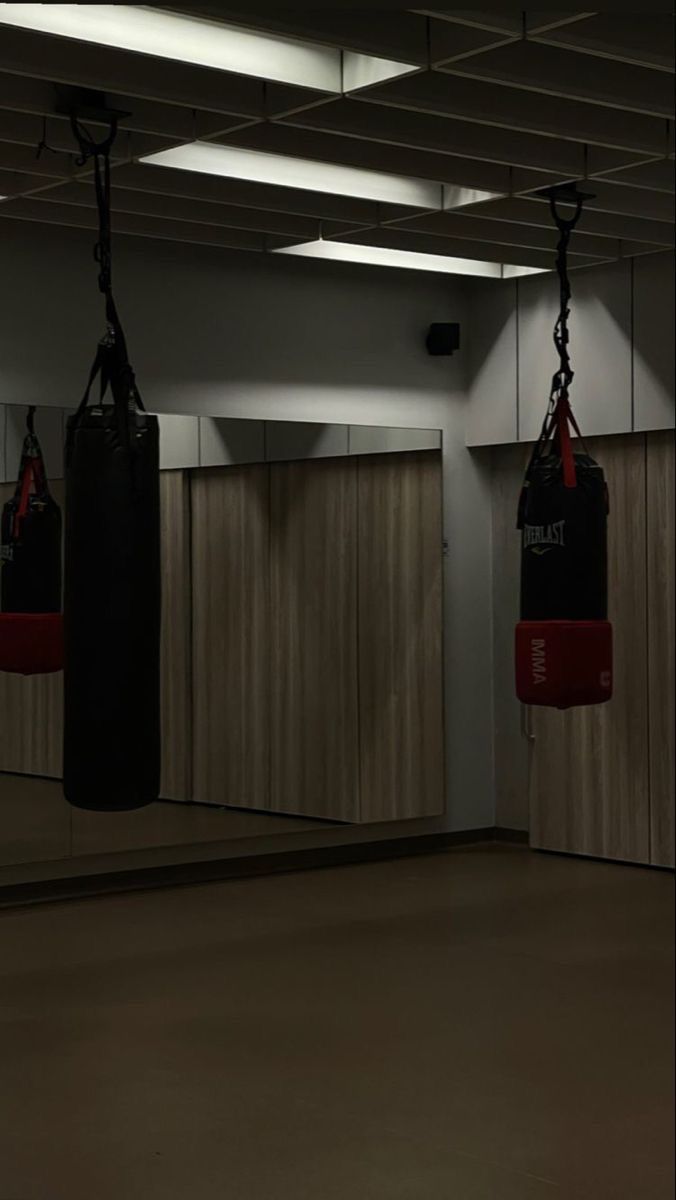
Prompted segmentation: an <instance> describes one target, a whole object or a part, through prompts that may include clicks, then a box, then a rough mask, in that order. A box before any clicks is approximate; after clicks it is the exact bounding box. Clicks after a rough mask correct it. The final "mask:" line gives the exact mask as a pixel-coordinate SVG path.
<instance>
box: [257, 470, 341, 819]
mask: <svg viewBox="0 0 676 1200" xmlns="http://www.w3.org/2000/svg"><path fill="white" fill-rule="evenodd" d="M270 495H271V505H270V509H271V539H270V596H271V608H270V611H271V648H270V664H271V674H270V704H271V774H270V780H271V791H270V807H271V808H272V809H273V810H274V811H276V812H290V813H302V814H307V815H311V816H314V817H325V818H332V819H335V820H341V821H357V820H359V767H358V712H357V464H356V462H355V461H354V460H352V461H350V460H346V459H341V458H327V459H325V460H324V461H315V462H312V461H303V462H291V463H279V464H276V465H274V466H272V467H271V475H270Z"/></svg>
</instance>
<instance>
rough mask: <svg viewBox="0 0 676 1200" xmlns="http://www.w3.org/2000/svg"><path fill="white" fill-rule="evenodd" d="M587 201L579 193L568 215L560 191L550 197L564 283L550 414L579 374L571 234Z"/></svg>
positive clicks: (556, 334)
mask: <svg viewBox="0 0 676 1200" xmlns="http://www.w3.org/2000/svg"><path fill="white" fill-rule="evenodd" d="M583 204H584V197H583V196H577V197H576V209H575V215H574V216H573V217H570V218H568V219H566V218H564V217H562V216H561V214H560V213H559V211H558V209H557V207H556V195H555V194H554V193H552V194H551V195H550V198H549V207H550V209H551V213H552V216H553V218H554V221H555V222H556V227H557V229H558V231H559V233H560V235H561V236H560V238H559V242H558V245H557V248H556V251H557V253H556V270H557V272H558V276H559V284H560V306H559V315H558V317H557V321H556V325H555V326H554V345H555V346H556V349H557V352H558V355H559V367H558V370H557V371H555V372H554V375H553V377H552V389H551V393H550V396H549V409H548V412H549V413H550V414H551V413H553V412H554V409H555V408H556V405H557V402H558V401H559V399H563V400H567V399H568V390H569V388H570V385H571V383H572V381H573V376H574V374H575V372H574V371H573V370H572V368H571V365H570V355H569V353H568V343H569V340H570V334H569V331H568V317H569V316H570V307H569V305H570V297H571V287H570V279H569V278H568V244H569V242H570V235H571V233H572V232H573V230H574V228H575V226H576V225H577V223H578V221H579V219H580V215H581V213H582V205H583Z"/></svg>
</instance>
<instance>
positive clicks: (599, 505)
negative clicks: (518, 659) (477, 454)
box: [521, 451, 608, 621]
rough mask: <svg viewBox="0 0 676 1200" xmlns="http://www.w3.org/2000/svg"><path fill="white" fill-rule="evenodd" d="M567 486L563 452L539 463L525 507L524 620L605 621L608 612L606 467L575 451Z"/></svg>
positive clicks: (523, 509) (525, 496)
mask: <svg viewBox="0 0 676 1200" xmlns="http://www.w3.org/2000/svg"><path fill="white" fill-rule="evenodd" d="M573 458H574V464H575V475H576V481H577V482H576V486H575V487H566V485H565V483H564V477H563V463H562V460H561V455H560V454H557V453H556V452H555V451H553V452H551V453H549V454H545V455H543V456H542V457H540V458H538V460H537V461H536V462H535V463H534V464H533V467H532V469H531V471H530V475H529V481H528V486H527V488H526V489H525V490H524V499H523V504H522V510H521V528H522V553H521V620H522V621H558V620H565V621H602V620H605V618H606V616H607V612H608V584H607V551H606V537H607V515H608V498H607V491H606V484H605V479H604V475H603V470H602V468H601V467H600V466H599V465H598V463H596V462H595V461H594V459H593V458H591V457H590V456H589V455H588V454H575V455H574V456H573Z"/></svg>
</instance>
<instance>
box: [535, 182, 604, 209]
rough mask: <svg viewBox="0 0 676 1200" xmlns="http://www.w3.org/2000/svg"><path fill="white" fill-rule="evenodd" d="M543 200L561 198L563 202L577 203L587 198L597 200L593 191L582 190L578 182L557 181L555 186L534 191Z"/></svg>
mask: <svg viewBox="0 0 676 1200" xmlns="http://www.w3.org/2000/svg"><path fill="white" fill-rule="evenodd" d="M534 195H535V196H541V197H542V199H543V200H554V201H556V200H559V201H560V202H561V204H577V203H578V202H579V201H581V202H582V203H584V202H585V200H595V199H596V197H595V195H594V193H593V192H581V191H580V189H579V187H578V185H577V184H576V183H556V184H554V186H553V187H546V188H540V189H539V191H537V192H535V193H534Z"/></svg>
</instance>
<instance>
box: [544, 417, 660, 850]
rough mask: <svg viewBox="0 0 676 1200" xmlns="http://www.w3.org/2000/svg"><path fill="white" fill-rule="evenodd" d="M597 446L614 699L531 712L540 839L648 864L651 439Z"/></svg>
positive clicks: (621, 439) (559, 846) (601, 441)
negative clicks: (606, 501) (605, 517)
mask: <svg viewBox="0 0 676 1200" xmlns="http://www.w3.org/2000/svg"><path fill="white" fill-rule="evenodd" d="M590 451H591V453H592V454H593V455H594V456H595V457H596V458H598V460H599V462H600V463H601V464H602V466H603V468H604V470H605V472H606V477H607V480H608V486H609V490H610V505H611V511H610V519H609V526H608V578H609V616H610V619H611V620H612V622H613V628H614V692H613V699H612V700H611V701H610V702H609V703H608V704H603V705H594V706H590V707H585V708H575V709H568V710H567V711H566V712H557V711H556V710H555V709H548V708H533V709H532V727H533V732H534V734H535V742H534V744H533V751H532V761H531V778H530V816H531V845H533V846H535V847H538V848H541V849H547V850H562V851H570V852H572V853H577V854H589V855H598V856H600V857H602V858H615V859H624V860H628V861H632V862H648V861H649V857H650V821H649V794H648V788H649V781H648V705H647V687H648V680H647V661H646V659H647V655H646V617H647V612H646V575H645V563H646V501H645V441H644V438H642V437H640V438H637V437H635V436H628V437H613V438H605V439H599V440H598V441H597V442H591V443H590Z"/></svg>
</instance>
